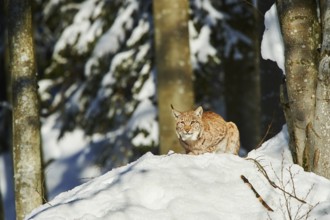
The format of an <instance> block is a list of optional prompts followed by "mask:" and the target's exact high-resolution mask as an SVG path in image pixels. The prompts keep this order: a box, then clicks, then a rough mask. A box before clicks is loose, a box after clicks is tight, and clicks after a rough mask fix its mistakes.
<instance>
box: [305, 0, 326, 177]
mask: <svg viewBox="0 0 330 220" xmlns="http://www.w3.org/2000/svg"><path fill="white" fill-rule="evenodd" d="M320 9H321V21H322V47H321V59H320V63H319V72H318V77H317V87H316V104H315V108H316V110H315V118H314V123H313V129H312V130H311V135H312V137H313V139H312V140H311V145H312V146H311V149H310V151H311V152H310V154H311V157H312V158H311V159H312V163H311V168H312V169H311V170H312V171H314V172H315V173H317V174H319V175H322V176H324V177H326V178H328V179H330V102H329V101H330V66H329V65H330V57H329V56H330V1H329V0H322V1H320Z"/></svg>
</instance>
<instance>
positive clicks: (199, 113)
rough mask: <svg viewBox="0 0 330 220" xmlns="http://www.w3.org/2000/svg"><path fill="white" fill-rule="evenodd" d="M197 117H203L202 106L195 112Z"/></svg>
mask: <svg viewBox="0 0 330 220" xmlns="http://www.w3.org/2000/svg"><path fill="white" fill-rule="evenodd" d="M195 115H196V116H198V117H200V118H201V117H202V115H203V108H202V106H199V107H198V108H197V109H196V110H195Z"/></svg>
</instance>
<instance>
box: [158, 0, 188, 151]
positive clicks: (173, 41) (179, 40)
mask: <svg viewBox="0 0 330 220" xmlns="http://www.w3.org/2000/svg"><path fill="white" fill-rule="evenodd" d="M153 10H154V11H153V14H154V25H155V51H156V53H155V54H156V55H155V56H156V57H155V59H156V68H157V88H158V109H159V126H160V127H159V129H160V153H162V154H166V153H168V151H169V150H173V151H175V152H183V148H182V147H181V146H180V144H179V141H178V139H177V137H176V134H175V124H174V118H173V117H172V114H171V108H170V106H171V104H172V105H173V106H174V107H175V108H176V109H178V110H189V109H191V108H192V107H193V103H194V92H193V72H192V67H191V62H190V49H189V34H188V10H189V3H188V0H155V1H153Z"/></svg>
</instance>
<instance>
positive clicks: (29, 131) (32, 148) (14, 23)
mask: <svg viewBox="0 0 330 220" xmlns="http://www.w3.org/2000/svg"><path fill="white" fill-rule="evenodd" d="M31 4H32V3H31V1H29V0H10V1H9V2H8V26H7V27H8V52H9V65H8V66H9V71H10V74H11V77H12V81H11V82H12V106H13V120H12V125H13V161H14V162H13V163H14V179H15V205H16V218H17V219H23V218H24V217H25V216H26V215H27V214H28V213H30V212H31V211H32V210H33V209H34V208H36V207H38V206H39V205H41V204H42V181H41V178H42V171H41V149H40V142H41V141H40V121H39V103H38V95H37V78H36V65H35V57H34V46H33V35H32V19H31V17H32V16H31Z"/></svg>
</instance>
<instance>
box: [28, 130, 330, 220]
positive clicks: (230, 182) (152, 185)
mask: <svg viewBox="0 0 330 220" xmlns="http://www.w3.org/2000/svg"><path fill="white" fill-rule="evenodd" d="M287 139H288V137H287V132H286V129H283V131H282V132H281V133H279V134H278V135H277V136H276V137H274V138H273V139H271V140H269V141H268V142H266V143H264V144H263V145H262V147H261V148H259V149H257V150H254V151H252V152H250V153H249V154H248V157H247V158H241V157H238V156H235V155H229V154H204V155H200V156H191V155H182V154H173V153H169V154H168V155H162V156H155V155H152V154H151V153H147V154H145V155H144V156H143V157H141V158H140V159H139V160H137V161H135V162H133V163H130V164H128V165H126V166H123V167H120V168H116V169H113V170H112V171H110V172H108V173H106V174H105V175H103V176H100V177H98V178H95V179H93V180H91V181H89V182H87V183H85V184H83V185H81V186H78V187H76V188H74V189H73V190H71V191H68V192H64V193H62V194H60V195H58V196H57V197H55V198H54V199H53V200H52V201H50V202H48V203H47V204H45V205H43V206H41V207H39V208H37V209H35V210H34V211H33V212H32V213H31V214H30V215H29V216H28V217H27V218H26V219H43V220H45V219H52V220H53V219H208V220H209V219H231V220H234V219H288V218H289V216H291V217H292V219H329V218H330V181H329V180H327V179H325V178H322V177H319V176H317V175H315V174H313V173H308V172H304V171H303V169H302V168H301V167H300V166H298V165H294V164H292V160H291V155H290V153H289V150H288V147H287ZM248 158H253V159H256V160H257V161H258V162H259V163H260V164H261V165H262V167H263V169H264V171H266V172H267V175H268V177H269V179H270V180H271V181H272V182H273V183H274V184H276V185H277V186H279V187H280V188H281V189H283V190H285V191H286V192H287V193H284V192H283V191H282V190H281V189H277V188H274V187H272V186H271V184H270V182H269V180H267V178H266V177H265V176H264V175H263V174H262V170H260V167H259V168H258V166H256V163H254V162H253V161H252V160H249V159H248ZM241 175H244V176H245V177H246V178H248V180H249V181H250V183H251V184H252V185H253V186H254V188H255V189H256V190H257V191H258V193H259V194H260V195H261V196H262V198H263V199H264V200H265V201H266V202H267V204H268V205H269V206H270V207H271V208H272V209H273V210H274V211H273V212H270V211H268V210H267V209H266V208H265V207H263V206H262V204H261V203H260V202H259V201H258V199H257V198H256V197H255V195H254V193H253V191H252V190H251V189H250V188H249V186H248V185H247V184H245V183H244V182H243V181H242V179H241V178H240V176H241ZM288 193H290V194H291V195H292V196H289V194H288ZM295 197H296V198H295ZM298 199H301V200H302V201H304V202H305V203H303V202H301V201H298Z"/></svg>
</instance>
